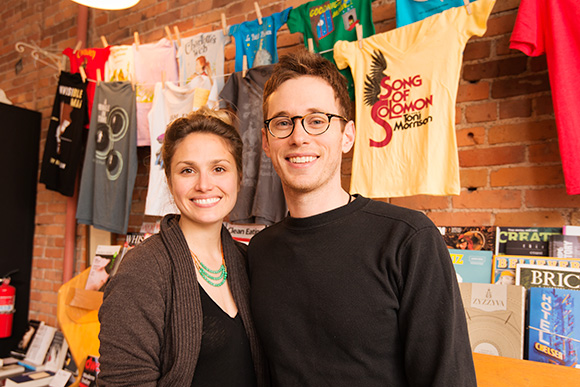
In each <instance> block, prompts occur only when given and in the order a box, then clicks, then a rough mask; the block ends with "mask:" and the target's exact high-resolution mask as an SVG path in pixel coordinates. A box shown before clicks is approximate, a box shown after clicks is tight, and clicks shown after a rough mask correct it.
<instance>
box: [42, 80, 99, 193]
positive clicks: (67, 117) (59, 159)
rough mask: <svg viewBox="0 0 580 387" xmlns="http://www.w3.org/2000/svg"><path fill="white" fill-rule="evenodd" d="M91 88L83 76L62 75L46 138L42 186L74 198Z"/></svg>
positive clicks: (83, 148)
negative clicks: (88, 87)
mask: <svg viewBox="0 0 580 387" xmlns="http://www.w3.org/2000/svg"><path fill="white" fill-rule="evenodd" d="M86 90H87V84H86V83H85V82H83V80H82V78H81V75H80V74H71V73H68V72H61V73H60V78H59V80H58V86H57V89H56V96H55V97H54V105H53V107H52V115H51V117H50V124H49V127H48V134H47V136H46V144H45V148H44V156H43V158H42V167H41V169H40V182H41V183H44V184H45V185H46V188H48V189H50V190H53V191H58V192H60V193H61V194H63V195H65V196H73V194H74V191H75V181H76V176H77V169H78V166H79V165H80V162H81V158H82V156H83V152H84V150H85V141H86V138H87V136H86V130H85V129H84V127H85V125H86V124H88V122H89V121H88V113H87V92H86Z"/></svg>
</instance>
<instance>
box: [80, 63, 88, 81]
mask: <svg viewBox="0 0 580 387" xmlns="http://www.w3.org/2000/svg"><path fill="white" fill-rule="evenodd" d="M79 73H81V79H82V80H83V82H86V81H87V73H86V72H85V68H84V67H83V66H80V67H79Z"/></svg>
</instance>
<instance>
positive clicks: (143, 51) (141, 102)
mask: <svg viewBox="0 0 580 387" xmlns="http://www.w3.org/2000/svg"><path fill="white" fill-rule="evenodd" d="M133 55H134V57H135V78H136V82H137V146H146V145H151V140H150V139H149V118H148V117H147V115H148V114H149V110H151V104H152V103H153V95H154V91H155V83H156V82H161V81H162V80H163V74H165V81H167V82H177V81H178V80H179V76H178V72H177V59H176V58H175V44H174V43H173V42H172V41H170V40H169V39H166V38H163V39H161V40H160V41H158V42H157V43H149V44H140V45H139V47H137V45H136V44H135V43H133Z"/></svg>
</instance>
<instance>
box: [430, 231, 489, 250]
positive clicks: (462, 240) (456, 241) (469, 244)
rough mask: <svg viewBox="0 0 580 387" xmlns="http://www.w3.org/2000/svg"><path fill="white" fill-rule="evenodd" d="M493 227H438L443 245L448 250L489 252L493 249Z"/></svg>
mask: <svg viewBox="0 0 580 387" xmlns="http://www.w3.org/2000/svg"><path fill="white" fill-rule="evenodd" d="M495 229H496V228H495V227H494V226H478V227H449V226H446V227H439V231H441V235H442V236H443V240H444V241H445V244H446V245H447V247H448V248H450V249H459V250H489V251H493V249H494V247H495Z"/></svg>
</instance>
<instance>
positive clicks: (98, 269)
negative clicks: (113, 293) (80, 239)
mask: <svg viewBox="0 0 580 387" xmlns="http://www.w3.org/2000/svg"><path fill="white" fill-rule="evenodd" d="M120 251H121V246H120V245H98V246H97V249H96V251H95V256H94V258H93V264H92V265H91V269H90V271H89V276H88V278H87V283H86V285H85V289H86V290H99V291H101V290H103V288H104V286H105V284H106V283H107V281H108V279H109V275H110V273H111V272H113V271H115V270H116V267H117V265H118V262H119V261H120V260H119V259H117V258H118V255H119V253H120Z"/></svg>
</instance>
